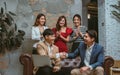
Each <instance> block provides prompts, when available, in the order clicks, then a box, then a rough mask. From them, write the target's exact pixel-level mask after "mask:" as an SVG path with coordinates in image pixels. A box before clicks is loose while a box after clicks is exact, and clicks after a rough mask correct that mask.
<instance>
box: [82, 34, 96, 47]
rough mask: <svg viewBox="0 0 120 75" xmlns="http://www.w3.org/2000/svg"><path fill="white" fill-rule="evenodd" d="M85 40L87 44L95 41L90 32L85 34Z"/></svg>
mask: <svg viewBox="0 0 120 75" xmlns="http://www.w3.org/2000/svg"><path fill="white" fill-rule="evenodd" d="M84 42H85V44H87V45H91V44H92V43H93V42H94V38H91V37H90V36H89V34H88V33H86V34H85V35H84Z"/></svg>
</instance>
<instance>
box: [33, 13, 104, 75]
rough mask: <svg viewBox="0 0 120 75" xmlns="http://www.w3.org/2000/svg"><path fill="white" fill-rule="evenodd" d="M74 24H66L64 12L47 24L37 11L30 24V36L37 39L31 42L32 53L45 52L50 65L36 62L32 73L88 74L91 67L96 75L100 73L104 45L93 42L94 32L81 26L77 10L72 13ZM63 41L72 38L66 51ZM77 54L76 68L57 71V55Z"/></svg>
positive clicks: (60, 57)
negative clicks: (72, 25)
mask: <svg viewBox="0 0 120 75" xmlns="http://www.w3.org/2000/svg"><path fill="white" fill-rule="evenodd" d="M73 23H74V28H73V29H72V28H69V27H67V20H66V17H65V16H60V17H59V18H58V21H57V23H56V27H55V28H52V29H50V28H48V27H47V25H46V17H45V15H44V14H38V16H37V18H36V20H35V23H34V25H33V27H32V39H33V40H35V41H37V43H35V44H34V45H33V54H39V55H46V56H49V57H50V58H51V63H52V66H53V67H50V66H40V67H39V68H38V69H37V70H36V69H35V70H36V73H35V75H40V74H42V75H56V74H58V75H67V74H71V75H90V74H92V72H93V71H95V73H96V75H104V69H103V68H102V65H103V62H104V49H103V47H102V46H100V45H99V44H97V43H96V42H95V41H96V38H97V33H96V31H94V30H86V28H84V27H82V26H81V17H80V15H79V14H75V15H74V16H73ZM67 42H72V43H73V45H72V49H71V52H69V50H68V47H67V44H66V43H67ZM77 56H80V58H81V63H80V66H79V67H78V68H75V69H69V70H67V71H68V72H67V73H65V72H61V71H62V70H61V59H65V58H71V59H72V58H75V57H77Z"/></svg>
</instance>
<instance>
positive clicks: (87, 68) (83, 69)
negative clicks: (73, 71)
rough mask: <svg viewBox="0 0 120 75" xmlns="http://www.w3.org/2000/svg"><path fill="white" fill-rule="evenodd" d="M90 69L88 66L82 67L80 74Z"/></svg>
mask: <svg viewBox="0 0 120 75" xmlns="http://www.w3.org/2000/svg"><path fill="white" fill-rule="evenodd" d="M89 69H90V68H89V67H88V66H84V67H81V68H80V72H81V73H82V72H85V71H87V70H89Z"/></svg>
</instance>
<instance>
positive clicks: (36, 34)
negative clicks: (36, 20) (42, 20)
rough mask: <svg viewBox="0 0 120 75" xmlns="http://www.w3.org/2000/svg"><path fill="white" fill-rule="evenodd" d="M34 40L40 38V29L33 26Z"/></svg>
mask: <svg viewBox="0 0 120 75" xmlns="http://www.w3.org/2000/svg"><path fill="white" fill-rule="evenodd" d="M32 40H40V33H39V29H37V28H35V27H32Z"/></svg>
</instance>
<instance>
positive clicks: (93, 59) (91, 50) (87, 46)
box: [61, 30, 104, 75]
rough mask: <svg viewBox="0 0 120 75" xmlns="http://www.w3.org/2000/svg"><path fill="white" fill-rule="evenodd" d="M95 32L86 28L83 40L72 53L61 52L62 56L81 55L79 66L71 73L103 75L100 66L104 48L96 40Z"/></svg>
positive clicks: (73, 74)
mask: <svg viewBox="0 0 120 75" xmlns="http://www.w3.org/2000/svg"><path fill="white" fill-rule="evenodd" d="M96 38H97V33H96V31H94V30H87V31H86V33H85V35H84V42H82V43H80V45H79V47H78V48H77V49H76V50H75V51H74V52H73V53H61V56H62V57H63V58H66V57H67V58H75V57H77V56H80V57H81V63H80V66H79V68H75V69H73V70H72V71H71V75H94V74H93V72H94V73H95V74H96V75H104V69H103V68H102V65H103V62H104V49H103V47H102V46H101V45H99V44H97V43H96V42H95V41H96Z"/></svg>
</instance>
